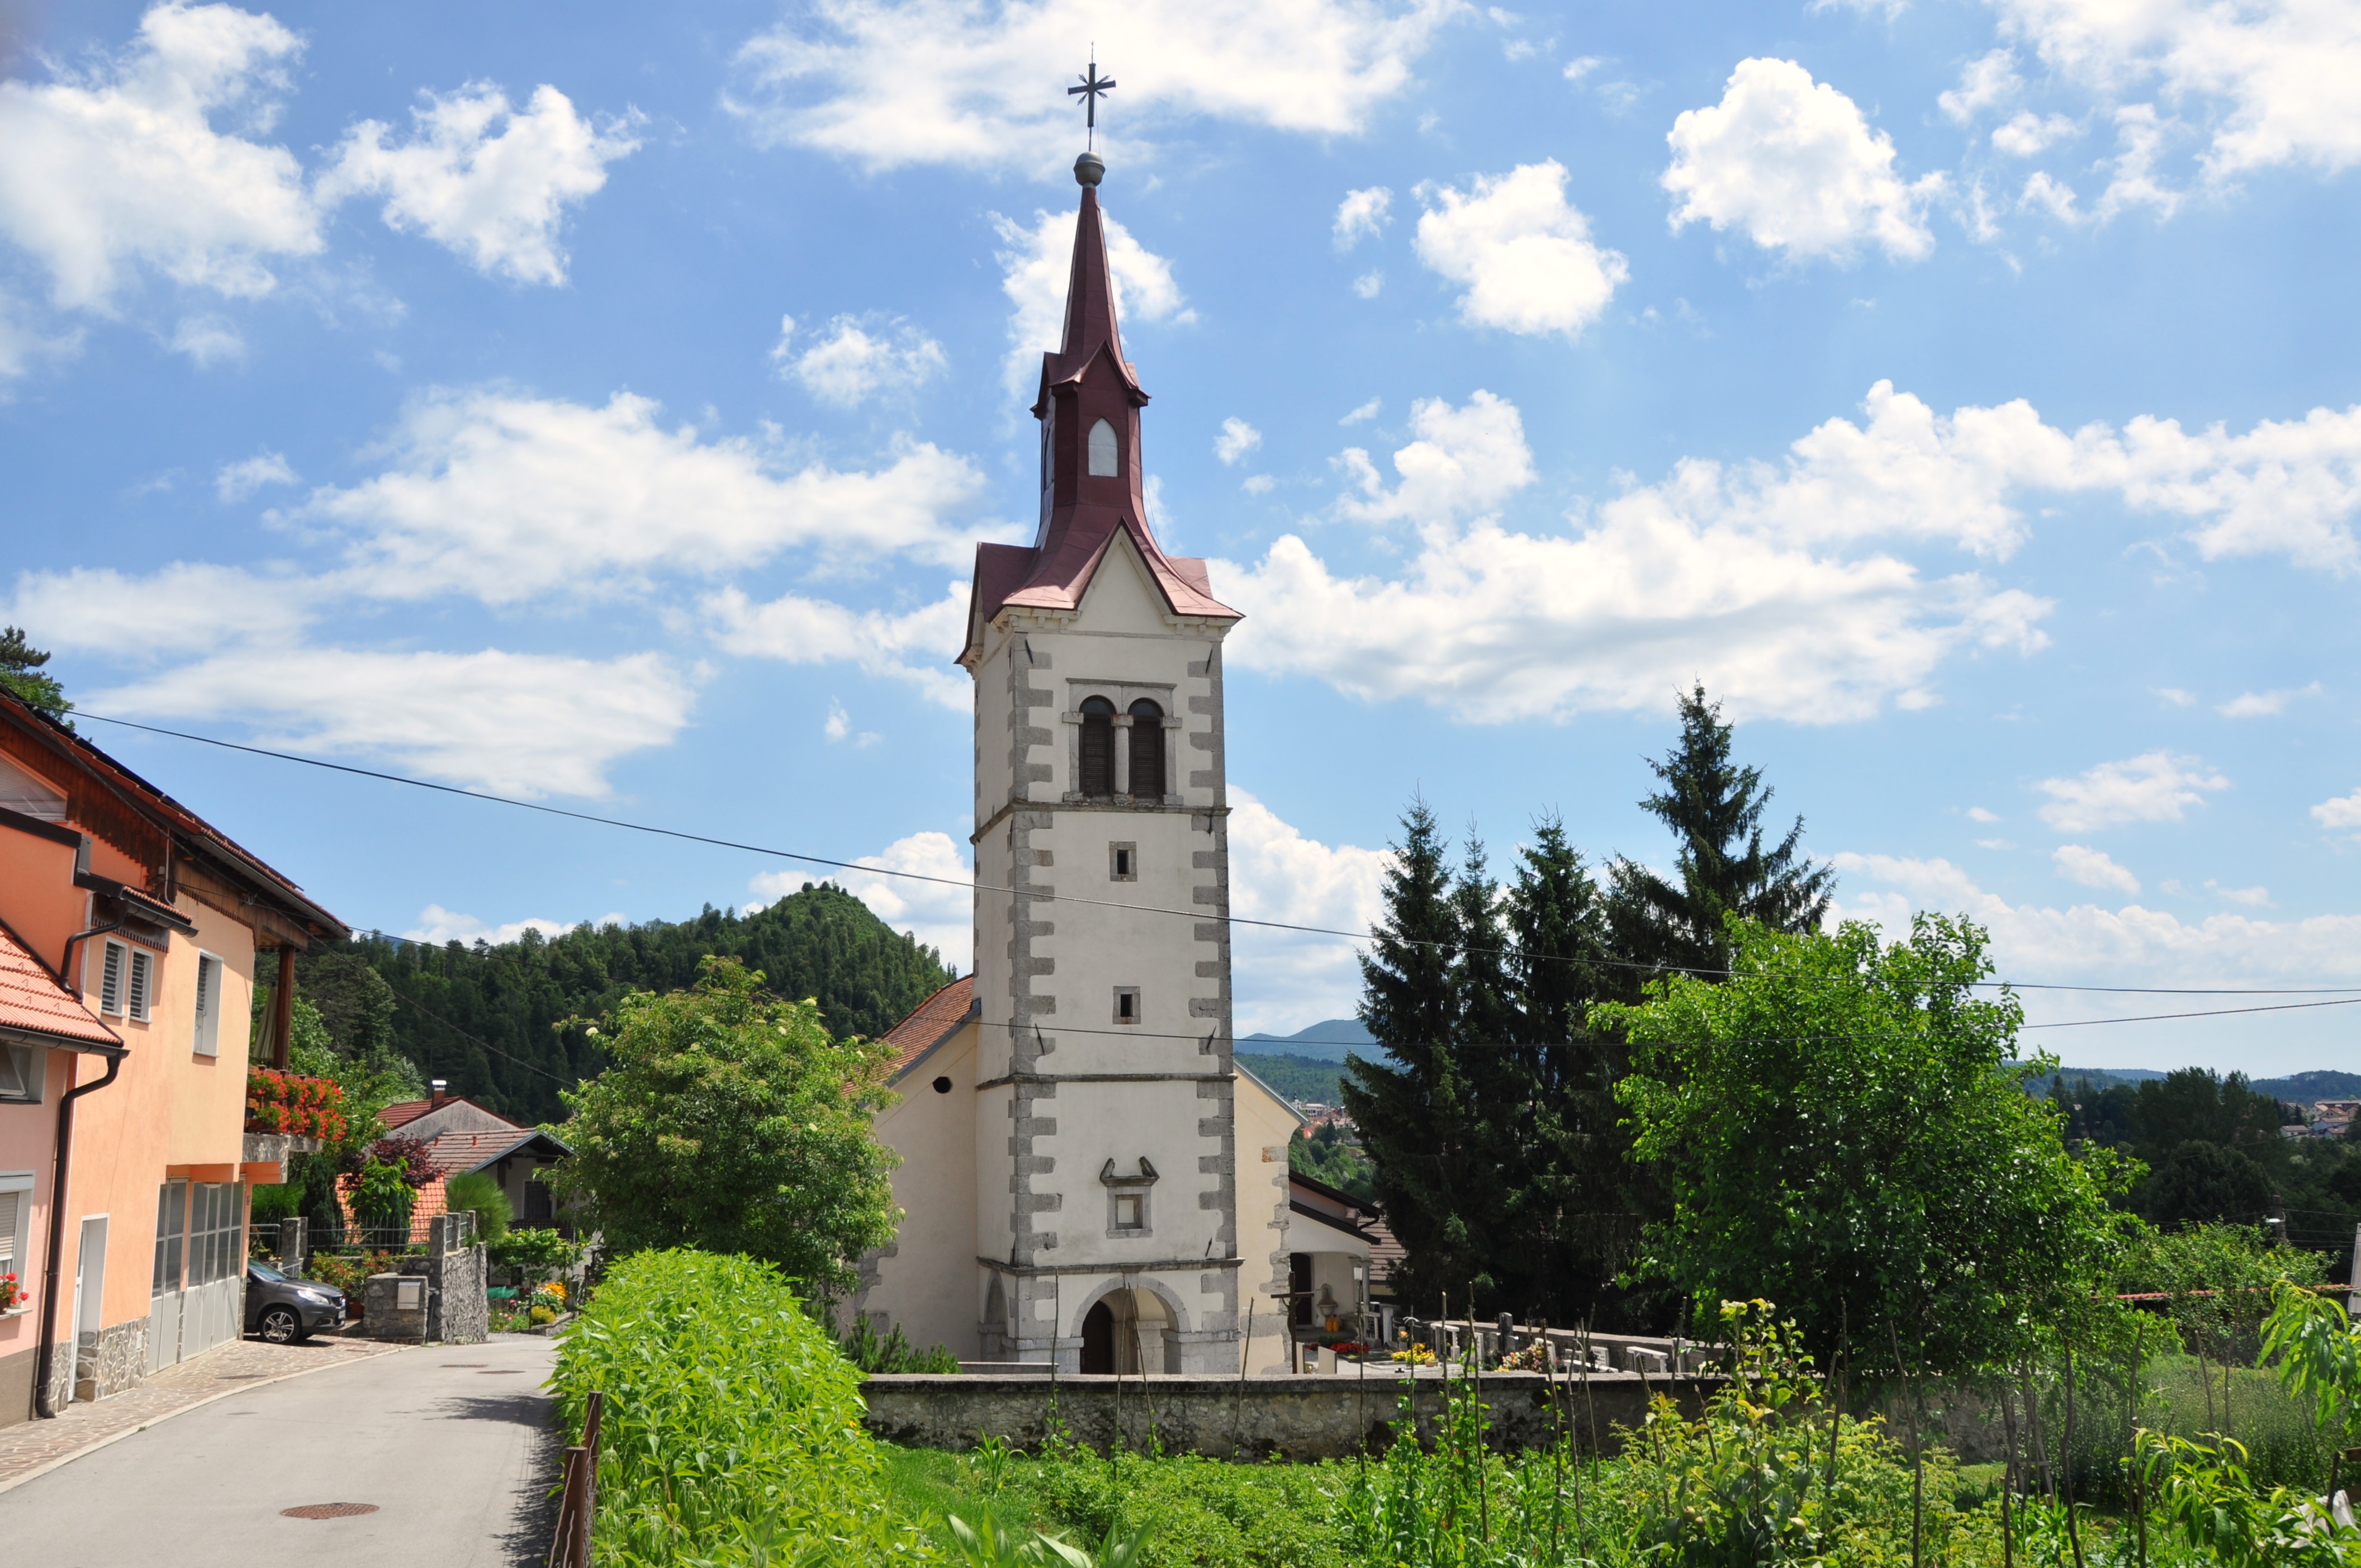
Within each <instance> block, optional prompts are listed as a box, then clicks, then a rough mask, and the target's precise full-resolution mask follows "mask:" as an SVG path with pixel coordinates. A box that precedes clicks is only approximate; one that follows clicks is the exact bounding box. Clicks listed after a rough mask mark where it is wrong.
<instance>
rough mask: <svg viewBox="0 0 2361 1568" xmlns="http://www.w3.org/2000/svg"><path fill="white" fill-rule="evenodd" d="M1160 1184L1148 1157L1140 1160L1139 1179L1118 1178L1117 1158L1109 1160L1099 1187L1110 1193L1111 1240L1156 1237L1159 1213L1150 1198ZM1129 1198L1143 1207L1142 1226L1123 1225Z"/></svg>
mask: <svg viewBox="0 0 2361 1568" xmlns="http://www.w3.org/2000/svg"><path fill="white" fill-rule="evenodd" d="M1156 1181H1157V1170H1156V1168H1155V1167H1154V1166H1153V1165H1150V1164H1149V1163H1148V1157H1147V1156H1146V1155H1141V1156H1140V1157H1139V1174H1138V1175H1137V1176H1119V1175H1117V1174H1116V1173H1115V1159H1114V1157H1112V1156H1110V1157H1108V1159H1107V1162H1106V1164H1105V1165H1104V1166H1102V1167H1101V1168H1099V1184H1100V1185H1101V1186H1103V1187H1104V1188H1105V1189H1106V1190H1107V1223H1106V1234H1107V1239H1108V1240H1110V1241H1115V1240H1123V1239H1137V1238H1138V1237H1141V1236H1152V1235H1154V1234H1156V1210H1155V1205H1154V1203H1153V1202H1152V1201H1150V1196H1149V1194H1150V1191H1151V1190H1152V1189H1153V1188H1154V1187H1155V1186H1156ZM1126 1199H1128V1200H1133V1201H1137V1204H1138V1205H1139V1223H1137V1224H1136V1225H1126V1224H1123V1223H1119V1222H1120V1220H1121V1217H1122V1214H1123V1206H1124V1202H1125V1201H1126Z"/></svg>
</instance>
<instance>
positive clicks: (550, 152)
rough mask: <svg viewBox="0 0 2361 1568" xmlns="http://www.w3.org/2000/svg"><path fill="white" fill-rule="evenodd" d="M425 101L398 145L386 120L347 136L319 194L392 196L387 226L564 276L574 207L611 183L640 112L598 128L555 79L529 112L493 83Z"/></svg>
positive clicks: (518, 267)
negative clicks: (565, 240) (612, 168)
mask: <svg viewBox="0 0 2361 1568" xmlns="http://www.w3.org/2000/svg"><path fill="white" fill-rule="evenodd" d="M420 96H421V97H422V98H423V99H424V100H425V101H424V103H423V104H420V105H419V106H418V107H416V108H414V109H412V110H411V112H410V115H411V119H412V121H413V122H414V125H413V127H412V135H411V138H410V140H408V141H407V142H404V143H401V144H398V145H397V144H389V143H388V142H387V140H386V137H388V136H389V135H390V134H391V127H390V126H386V125H385V124H383V123H382V122H380V121H378V120H363V121H362V122H360V124H358V125H357V126H353V127H352V129H350V130H349V131H347V132H346V133H345V139H344V141H343V142H342V143H341V144H340V145H339V146H338V147H337V148H336V150H335V161H334V162H333V163H332V164H331V165H330V167H329V168H328V169H327V170H325V171H324V173H323V174H322V175H321V176H320V179H319V181H318V184H317V186H316V191H317V193H318V196H319V199H320V200H321V201H322V202H323V203H335V202H340V201H343V200H345V199H346V198H347V197H352V196H383V197H384V198H385V207H384V209H383V216H384V218H385V221H386V222H387V224H389V225H391V226H392V227H394V228H396V229H401V230H407V231H412V232H416V233H421V234H423V235H425V236H427V237H428V238H429V239H432V240H434V242H435V243H436V244H437V245H440V246H442V247H445V249H447V250H450V251H451V252H452V253H454V254H455V255H457V256H460V257H463V258H466V259H467V261H468V262H470V263H471V264H472V265H473V266H474V267H475V268H476V269H477V270H478V271H479V272H482V273H484V274H486V275H487V276H495V275H496V276H503V277H508V278H512V279H515V280H517V281H519V282H522V283H563V282H565V281H566V252H565V251H564V250H563V249H562V248H561V247H559V245H558V242H557V232H558V228H559V226H560V225H562V224H563V223H564V221H565V218H566V208H567V207H568V206H572V205H577V204H578V203H582V202H584V201H586V200H588V198H589V197H590V196H591V195H592V194H593V193H595V192H597V191H598V189H599V188H600V187H602V186H603V185H605V184H606V183H607V165H608V164H609V163H612V162H613V161H615V160H616V159H619V158H624V157H628V156H629V155H630V154H631V153H632V152H634V151H636V150H637V149H638V148H639V145H640V144H639V141H638V139H637V138H636V137H633V136H632V135H631V126H632V124H633V123H634V119H623V120H609V121H605V122H603V123H597V124H594V123H593V122H591V121H589V120H586V119H584V118H583V117H582V116H580V115H577V114H576V113H575V112H574V104H573V103H572V101H571V100H569V99H568V98H567V97H566V94H565V93H560V92H559V91H558V90H557V89H556V88H555V87H552V86H549V85H547V84H546V83H544V84H543V85H542V86H540V87H537V88H535V89H533V97H532V99H531V100H530V101H529V102H528V103H527V104H525V106H524V108H523V109H522V111H520V110H517V109H516V108H514V107H513V106H512V105H511V104H510V103H509V98H508V94H507V93H503V92H501V91H500V88H498V87H497V86H495V85H493V84H492V83H490V82H469V83H467V85H466V86H464V87H462V88H460V89H459V90H458V91H457V92H456V93H433V92H428V93H421V94H420ZM634 118H635V117H634ZM495 127H498V129H497V133H496V131H495Z"/></svg>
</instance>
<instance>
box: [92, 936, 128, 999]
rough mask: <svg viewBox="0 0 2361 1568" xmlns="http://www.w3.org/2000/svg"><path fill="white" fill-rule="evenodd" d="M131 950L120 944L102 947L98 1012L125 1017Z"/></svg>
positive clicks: (108, 943)
mask: <svg viewBox="0 0 2361 1568" xmlns="http://www.w3.org/2000/svg"><path fill="white" fill-rule="evenodd" d="M130 959H131V949H130V948H126V947H125V946H124V945H123V944H122V943H120V942H107V943H104V944H102V945H101V952H100V956H99V963H98V1010H99V1011H100V1012H101V1013H108V1014H114V1015H115V1017H118V1018H120V1017H121V1016H123V982H124V979H125V976H124V972H123V971H124V970H126V969H128V968H129V967H130Z"/></svg>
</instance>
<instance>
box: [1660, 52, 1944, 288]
mask: <svg viewBox="0 0 2361 1568" xmlns="http://www.w3.org/2000/svg"><path fill="white" fill-rule="evenodd" d="M1665 139H1666V140H1667V141H1668V142H1669V143H1671V145H1672V149H1673V161H1672V166H1671V167H1670V168H1668V169H1666V170H1664V180H1663V184H1664V189H1665V190H1667V191H1669V192H1672V193H1673V194H1674V195H1675V197H1676V198H1678V202H1679V204H1678V205H1677V206H1676V207H1675V209H1674V212H1673V218H1672V225H1673V228H1674V230H1675V232H1678V231H1679V230H1680V229H1681V228H1682V227H1684V226H1685V225H1688V224H1691V223H1696V222H1699V221H1703V222H1706V223H1709V224H1711V225H1713V227H1714V228H1715V229H1716V230H1720V229H1726V228H1732V227H1736V228H1741V229H1743V230H1744V231H1745V232H1746V234H1747V236H1748V237H1750V238H1751V239H1752V240H1753V241H1754V243H1755V244H1757V245H1759V246H1762V247H1764V248H1765V249H1770V250H1782V251H1784V252H1785V253H1786V254H1787V255H1788V256H1790V257H1795V258H1804V257H1835V258H1844V257H1848V256H1850V255H1851V254H1852V253H1853V252H1854V251H1855V250H1857V249H1858V248H1860V247H1861V246H1863V245H1867V244H1874V245H1876V246H1878V247H1881V248H1882V249H1883V250H1884V252H1885V253H1886V255H1888V256H1889V257H1893V258H1896V259H1903V260H1915V259H1916V258H1920V257H1923V256H1925V255H1927V253H1928V252H1929V251H1931V250H1932V249H1934V247H1935V236H1934V235H1933V234H1932V233H1931V232H1930V231H1929V230H1928V229H1927V225H1926V223H1925V221H1924V219H1923V216H1922V209H1923V208H1924V206H1925V204H1926V203H1927V200H1928V199H1929V198H1930V197H1932V196H1933V195H1934V194H1935V193H1936V192H1938V191H1939V190H1940V189H1941V188H1942V186H1943V183H1944V181H1943V176H1941V175H1940V174H1930V175H1927V177H1926V178H1925V179H1923V180H1920V181H1917V182H1916V183H1915V184H1905V183H1904V182H1903V181H1902V179H1901V177H1900V176H1899V175H1897V174H1895V173H1894V142H1893V139H1892V138H1891V137H1887V136H1886V135H1885V133H1883V131H1872V130H1871V129H1870V127H1869V122H1868V121H1867V120H1866V119H1864V118H1863V117H1862V115H1861V109H1860V106H1859V105H1857V104H1854V103H1853V101H1852V100H1851V99H1850V98H1848V97H1846V96H1845V95H1844V94H1843V93H1839V92H1838V91H1837V90H1836V89H1835V88H1834V87H1832V86H1830V85H1828V83H1827V82H1814V81H1813V80H1812V74H1811V72H1810V71H1806V70H1805V69H1804V68H1803V67H1802V66H1800V65H1798V64H1796V63H1795V61H1793V60H1761V59H1756V60H1741V61H1739V62H1738V69H1737V70H1735V71H1731V72H1730V82H1729V86H1728V88H1727V89H1726V90H1725V91H1724V93H1722V99H1721V102H1720V103H1719V104H1716V105H1714V106H1713V107H1710V108H1705V109H1690V110H1687V111H1685V112H1684V113H1683V114H1682V115H1680V117H1679V118H1678V119H1676V120H1675V121H1674V122H1673V128H1672V132H1671V134H1670V135H1669V136H1667V137H1666V138H1665Z"/></svg>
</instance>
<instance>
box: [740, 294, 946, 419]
mask: <svg viewBox="0 0 2361 1568" xmlns="http://www.w3.org/2000/svg"><path fill="white" fill-rule="evenodd" d="M871 327H875V328H876V329H877V331H876V334H875V335H872V334H871V333H870V330H869V329H870V328H871ZM795 335H796V318H795V317H793V316H782V317H780V318H779V342H778V345H777V346H776V347H774V348H773V349H772V350H771V362H772V363H773V364H774V365H776V366H777V367H779V374H780V376H781V377H783V378H785V377H793V378H795V379H796V380H798V381H800V382H802V383H803V384H804V389H805V390H807V391H808V392H809V393H811V395H812V396H814V397H816V398H818V399H819V400H821V401H822V402H826V403H834V404H835V405H836V406H837V407H839V408H848V409H849V408H852V407H854V406H856V405H858V404H860V403H862V402H864V401H866V400H868V399H870V398H872V397H874V396H877V395H879V394H881V393H884V394H891V393H896V392H906V391H911V390H914V389H917V388H919V387H922V386H924V385H925V384H926V383H927V382H928V381H930V380H932V379H933V378H935V377H937V376H939V375H941V374H942V373H943V371H944V370H945V369H946V368H948V367H949V365H950V361H949V360H948V359H947V358H946V357H945V356H944V354H943V345H941V344H939V343H937V342H936V341H935V340H934V339H933V338H931V337H928V335H927V334H925V333H922V332H920V331H919V330H918V329H917V327H914V326H912V325H911V324H910V323H907V322H906V321H903V320H902V319H901V318H899V317H895V318H893V319H892V320H890V321H884V322H881V321H876V320H869V319H864V318H862V317H860V316H834V317H831V318H829V323H828V326H827V327H826V328H825V329H824V331H823V333H822V334H821V336H820V338H819V340H818V342H816V343H814V344H813V345H811V346H810V347H809V348H807V349H805V350H803V351H802V352H801V353H797V352H796V350H795V349H794V347H793V346H792V345H793V343H794V340H795Z"/></svg>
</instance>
